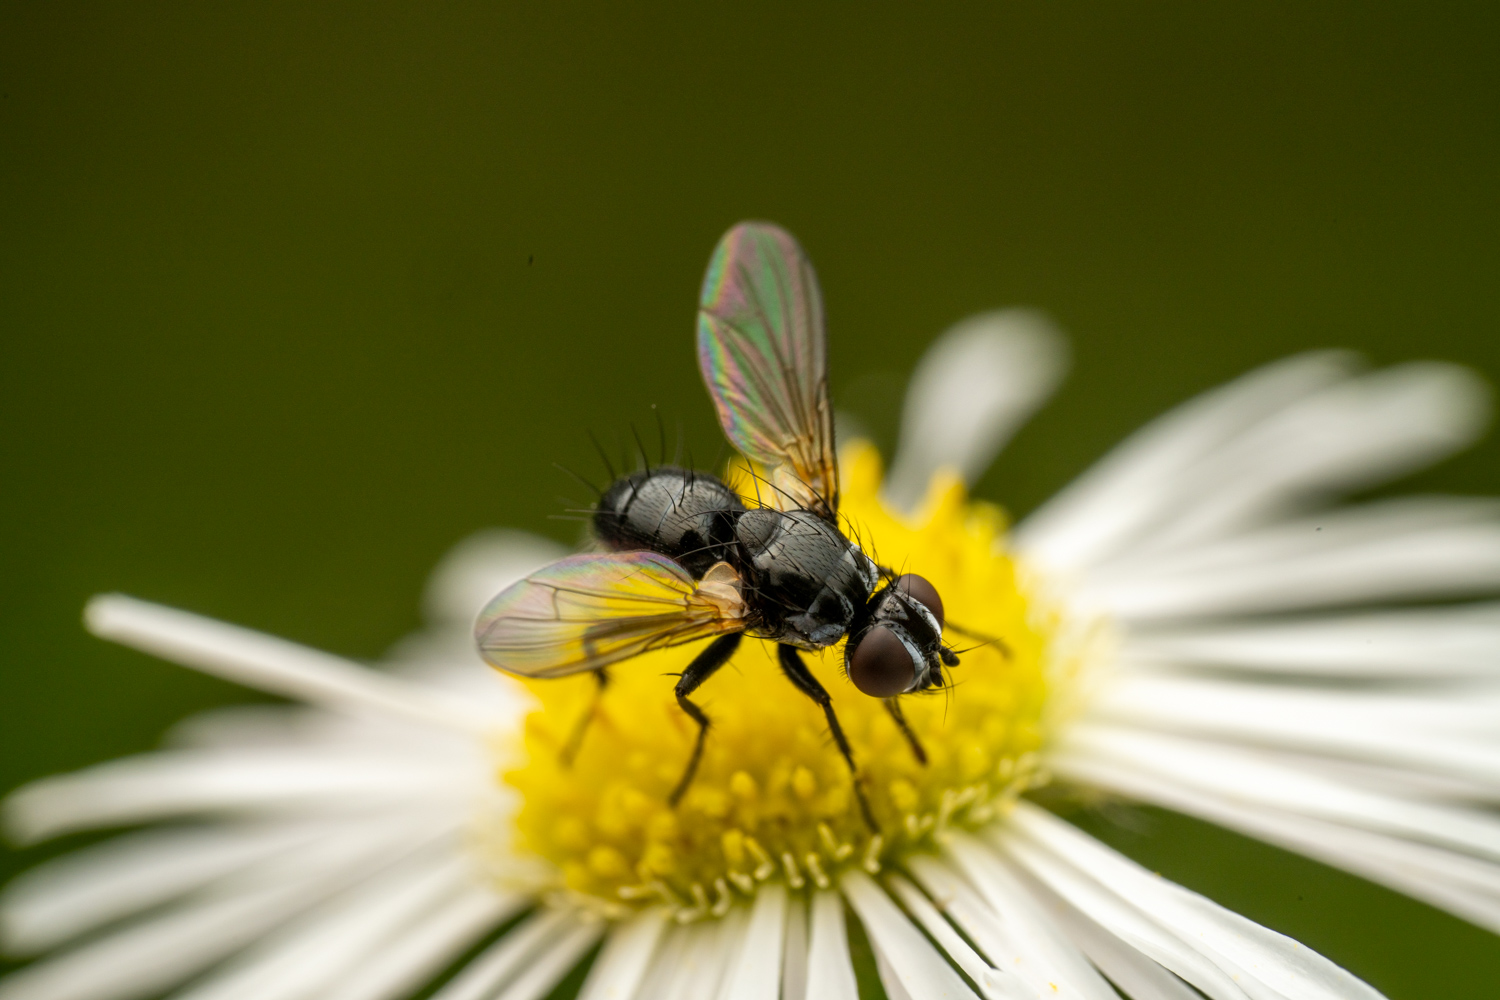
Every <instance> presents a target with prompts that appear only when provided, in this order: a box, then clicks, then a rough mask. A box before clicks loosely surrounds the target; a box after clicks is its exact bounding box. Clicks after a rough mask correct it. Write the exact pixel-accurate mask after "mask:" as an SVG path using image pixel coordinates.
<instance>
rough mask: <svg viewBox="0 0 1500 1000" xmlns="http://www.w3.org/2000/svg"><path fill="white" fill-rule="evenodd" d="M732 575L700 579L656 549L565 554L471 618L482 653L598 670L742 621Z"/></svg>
mask: <svg viewBox="0 0 1500 1000" xmlns="http://www.w3.org/2000/svg"><path fill="white" fill-rule="evenodd" d="M738 583H739V581H738V577H737V576H736V575H735V573H734V571H733V570H732V569H731V568H730V567H729V566H728V565H727V564H725V563H720V564H719V565H717V566H715V567H713V568H712V569H710V570H709V571H708V573H707V574H706V575H705V576H704V578H703V581H702V582H701V583H700V582H699V581H695V580H694V579H693V577H692V575H691V574H689V573H688V571H687V570H685V569H683V568H682V567H681V566H679V565H678V564H677V563H675V562H673V561H672V560H671V559H668V558H667V557H666V556H663V555H658V554H657V553H655V552H612V553H606V554H594V553H585V554H583V555H575V556H568V557H567V558H565V559H560V560H558V561H557V562H555V563H553V564H552V565H550V566H546V567H544V568H542V569H540V570H537V571H536V572H535V573H532V574H531V575H530V576H528V577H526V578H525V579H524V580H520V581H518V582H517V583H514V584H512V585H511V586H510V587H507V588H506V589H505V590H503V591H501V592H500V594H499V595H498V596H496V597H495V598H494V600H492V601H490V603H489V604H487V605H485V608H484V610H483V611H481V612H480V613H479V619H478V621H477V622H475V625H474V637H475V639H476V640H477V641H478V643H479V651H480V654H481V655H482V656H483V657H484V658H485V660H487V661H488V662H489V663H490V664H491V665H492V666H495V667H498V668H500V669H501V670H504V671H506V672H507V673H512V674H519V675H521V676H523V677H562V676H565V675H567V674H574V673H579V672H581V671H584V670H598V669H599V668H601V667H607V666H609V665H610V664H611V663H618V662H619V661H621V660H625V659H629V658H630V657H632V656H637V655H639V654H641V653H644V652H647V651H648V650H652V649H660V648H661V647H663V646H675V645H677V644H679V643H684V642H692V641H693V640H694V639H704V638H707V637H709V636H714V635H722V634H724V633H726V632H735V631H739V630H741V629H743V628H744V627H745V622H744V620H743V616H744V604H743V602H742V601H741V600H740V594H739V587H738Z"/></svg>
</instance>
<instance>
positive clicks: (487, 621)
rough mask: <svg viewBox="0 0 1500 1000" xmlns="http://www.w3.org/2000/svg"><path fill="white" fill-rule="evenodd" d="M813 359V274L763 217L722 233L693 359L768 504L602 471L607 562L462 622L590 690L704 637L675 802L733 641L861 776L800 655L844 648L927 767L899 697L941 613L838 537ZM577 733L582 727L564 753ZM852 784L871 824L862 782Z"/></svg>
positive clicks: (949, 656)
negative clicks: (769, 666) (759, 642)
mask: <svg viewBox="0 0 1500 1000" xmlns="http://www.w3.org/2000/svg"><path fill="white" fill-rule="evenodd" d="M826 356H827V355H826V347H825V340H824V334H823V308H822V301H821V297H820V294H819V291H818V285H817V278H816V276H815V275H814V274H813V270H812V265H811V263H810V262H809V261H808V260H807V257H806V255H805V254H804V253H803V252H802V249H801V247H799V246H798V245H797V242H796V240H795V239H793V237H792V236H791V234H789V233H787V232H786V231H785V230H783V229H780V228H778V227H776V226H773V225H770V224H768V223H742V224H740V225H738V226H735V227H734V228H733V229H731V230H730V231H729V232H728V233H727V234H726V235H725V236H724V238H723V239H722V240H720V242H719V245H718V248H717V249H716V250H715V252H714V255H713V257H712V259H711V260H710V262H709V267H708V273H707V275H706V276H705V278H704V282H703V292H702V297H701V300H700V305H699V321H698V359H699V367H700V369H701V370H702V373H703V377H704V381H705V382H706V383H707V385H708V389H709V394H710V396H712V397H713V401H714V404H715V406H716V408H717V409H718V413H719V420H720V423H721V424H722V425H723V428H724V432H725V436H726V437H728V438H729V440H730V442H731V443H732V444H734V446H735V447H736V448H737V449H739V451H740V452H741V453H742V454H743V455H744V456H745V457H746V458H747V459H748V460H749V461H750V462H751V463H752V464H753V467H758V468H759V469H761V470H764V478H763V479H760V480H758V483H757V486H758V487H759V485H760V483H761V482H763V483H764V485H765V487H766V489H765V494H764V495H763V496H762V497H761V499H762V500H763V501H764V502H763V503H754V502H750V503H747V501H746V499H745V498H742V497H740V496H739V495H738V494H736V493H735V492H734V491H733V490H732V489H730V487H729V486H728V485H726V484H725V483H724V482H723V481H722V480H720V479H718V478H717V477H715V476H712V475H708V474H705V473H702V472H695V471H692V470H689V469H684V468H680V467H678V466H676V465H660V466H657V467H655V468H651V467H649V466H648V467H646V468H644V469H642V470H640V471H637V472H633V473H630V474H627V475H623V476H615V475H614V472H613V470H611V476H612V478H613V480H614V481H613V482H612V483H611V485H610V486H609V488H608V489H606V490H605V491H604V492H603V494H602V496H601V497H600V499H599V502H598V505H597V507H596V509H595V510H594V512H593V528H594V534H595V536H596V537H597V539H598V541H599V543H600V545H601V546H602V547H603V548H604V549H606V550H608V551H606V552H603V553H585V554H581V555H576V556H570V557H568V558H566V559H563V560H560V561H559V562H556V563H554V564H552V565H551V566H548V567H546V568H544V569H542V570H539V571H537V572H536V573H533V574H532V575H531V576H529V577H527V578H526V579H525V580H522V581H520V582H519V583H517V584H515V585H513V586H512V587H510V588H508V589H507V590H505V591H504V592H503V593H501V594H500V595H499V596H497V597H496V598H495V599H494V600H492V601H491V602H490V603H489V605H488V606H487V607H486V608H485V609H484V611H483V612H482V613H481V614H480V617H479V621H478V623H477V625H476V627H475V634H476V638H477V639H478V642H479V647H480V650H481V652H482V653H483V654H484V656H485V658H486V659H487V660H488V661H489V662H490V663H492V664H493V665H495V666H497V667H499V668H500V669H502V670H506V671H509V672H512V673H516V674H520V675H523V676H528V677H560V676H565V675H567V674H572V673H578V672H581V671H589V670H591V671H594V672H595V676H596V677H597V678H598V680H599V683H600V689H601V690H602V689H603V686H604V684H605V683H606V682H607V673H606V668H608V667H609V666H610V665H612V664H615V663H618V662H620V661H622V660H625V659H629V658H630V657H633V656H636V655H639V654H640V653H643V652H646V651H648V650H651V649H658V648H661V647H664V646H672V645H677V644H680V643H685V642H691V641H693V640H697V639H704V638H709V637H714V638H713V641H712V642H710V643H709V644H708V646H706V647H705V648H704V649H703V650H702V651H701V652H700V653H699V654H698V655H697V656H696V657H695V658H694V659H693V661H692V662H691V663H690V664H688V666H687V669H685V670H684V671H683V672H682V674H681V676H680V677H679V679H678V681H677V686H676V696H677V701H678V704H679V705H681V706H682V710H683V711H684V712H685V713H687V715H688V716H689V717H691V718H692V719H693V721H694V722H696V723H697V725H698V736H697V740H696V741H695V743H694V747H693V752H692V755H691V757H690V758H689V760H688V761H687V764H686V767H685V768H684V770H683V774H682V777H681V779H680V780H679V781H678V783H677V785H676V787H675V788H674V789H673V791H672V793H671V796H670V801H671V802H672V803H673V804H674V805H675V804H676V803H677V802H678V801H679V800H680V799H681V797H682V795H683V793H684V792H685V791H686V790H687V788H688V786H689V785H690V784H691V782H692V779H693V774H694V773H695V771H696V769H697V766H698V762H699V760H700V759H701V757H702V754H703V744H704V740H705V738H706V737H707V734H708V729H709V725H710V720H709V718H708V716H707V715H706V714H705V713H704V712H703V710H702V709H701V708H700V707H699V706H698V705H697V704H695V703H694V702H693V701H692V699H691V695H692V694H693V692H694V691H695V690H696V689H697V688H698V687H699V686H700V685H701V684H703V682H704V681H706V680H707V679H708V678H709V677H711V676H713V674H714V673H715V671H717V670H718V669H719V668H720V667H722V666H723V665H724V664H725V663H726V662H728V661H729V659H730V657H731V656H732V655H733V653H734V651H735V649H736V648H737V647H738V646H739V644H740V641H741V639H742V637H743V636H746V635H749V636H751V637H754V638H759V639H768V640H772V641H774V642H776V643H777V644H778V646H777V660H778V662H779V664H780V666H781V669H782V672H783V673H784V674H785V675H786V677H787V679H788V680H790V681H791V682H792V684H793V685H794V686H795V687H796V688H797V689H798V690H799V691H801V692H802V693H803V694H805V695H807V696H808V697H809V698H811V699H812V700H813V701H814V702H815V703H816V704H817V705H818V706H819V707H820V708H821V709H822V710H823V713H824V716H825V717H826V718H827V720H828V728H829V732H830V734H831V735H832V737H833V740H834V742H835V743H836V744H837V746H838V748H839V752H840V753H842V754H843V756H844V759H845V761H846V762H847V763H848V765H849V769H850V771H851V773H854V774H856V776H857V768H856V766H855V762H854V753H853V750H852V749H851V748H850V746H849V741H848V739H847V738H846V737H845V735H844V731H843V727H841V726H840V725H839V721H838V716H837V715H836V714H835V713H834V710H833V705H832V701H831V699H830V698H829V696H828V692H827V690H826V689H825V688H824V687H823V685H822V684H821V683H820V682H819V681H818V679H817V678H816V677H815V676H814V675H813V673H812V672H811V671H810V670H809V669H808V667H807V665H806V663H805V662H804V661H803V659H802V655H801V651H802V650H817V649H823V648H826V647H828V646H832V645H834V644H835V643H837V642H839V641H840V640H843V639H845V638H846V637H847V639H848V642H847V643H846V645H845V651H844V664H845V669H846V671H847V673H848V676H849V679H850V681H851V682H853V684H854V686H855V687H856V688H858V689H859V690H860V691H862V692H863V693H864V694H866V695H869V696H871V697H874V698H880V699H882V700H883V701H884V703H885V706H886V709H887V710H888V711H889V712H890V714H891V716H892V718H893V719H894V720H895V722H896V724H897V726H898V727H899V728H900V730H901V732H902V733H903V735H904V736H905V737H906V739H907V740H908V742H909V743H910V744H911V747H912V751H913V753H914V754H915V755H916V756H917V758H918V759H919V760H921V761H923V762H924V763H925V760H926V755H925V753H924V752H923V750H922V746H921V743H920V742H919V741H918V740H917V737H916V735H915V734H914V733H913V732H912V731H911V729H910V727H909V726H908V725H907V724H906V719H905V717H904V716H903V715H902V712H901V709H900V705H899V703H898V701H897V700H896V699H897V698H898V697H899V696H900V695H903V694H910V693H913V692H917V691H922V690H927V689H931V688H936V687H940V686H942V684H943V675H942V668H943V667H944V666H953V665H955V664H957V662H958V656H957V654H956V653H954V652H953V650H951V649H950V648H948V647H947V646H945V645H944V644H943V638H942V635H943V602H942V599H941V597H939V596H938V593H937V590H936V589H935V588H934V587H933V586H932V584H931V583H930V582H928V581H927V580H925V579H923V578H922V577H920V576H916V575H914V574H904V575H897V574H896V573H895V572H893V571H891V570H889V569H885V568H883V567H880V566H879V565H877V564H876V562H875V561H874V560H873V559H871V558H870V557H869V556H868V555H866V554H865V552H864V551H862V550H861V548H860V547H859V546H858V545H857V544H855V543H854V542H853V541H851V540H850V539H849V538H848V537H847V536H846V535H845V534H844V532H843V531H841V530H840V525H839V519H838V500H839V482H838V464H837V458H836V455H835V451H834V439H833V414H832V408H831V405H830V402H829V399H828V378H827V363H826ZM757 492H760V491H759V488H758V489H757ZM590 715H592V713H590ZM585 721H586V719H585ZM581 737H582V729H579V730H577V731H576V732H575V734H574V738H573V739H571V740H569V745H568V747H567V748H566V749H565V751H564V754H565V756H571V754H572V753H574V752H576V751H577V749H578V740H579V739H581ZM854 788H855V792H856V796H857V798H858V800H859V804H860V808H861V810H862V812H863V814H864V818H865V821H866V822H867V823H868V824H869V825H870V826H871V828H872V829H873V828H874V826H875V822H874V818H873V816H872V815H871V813H870V809H869V805H868V803H867V802H866V801H865V797H864V794H863V792H862V790H861V789H860V786H859V782H858V780H857V778H856V781H855V785H854Z"/></svg>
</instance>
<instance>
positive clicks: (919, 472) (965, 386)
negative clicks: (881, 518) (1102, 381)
mask: <svg viewBox="0 0 1500 1000" xmlns="http://www.w3.org/2000/svg"><path fill="white" fill-rule="evenodd" d="M1067 367H1068V348H1067V341H1066V340H1065V339H1064V338H1063V336H1062V334H1060V333H1059V332H1058V331H1057V328H1056V327H1055V326H1053V324H1052V322H1051V321H1050V320H1048V319H1047V318H1046V317H1045V316H1044V315H1042V314H1041V313H1038V312H1033V311H1030V310H1025V309H1007V310H1002V311H999V312H991V313H983V314H981V315H978V316H973V317H970V318H969V319H966V320H964V321H963V322H961V323H959V324H957V325H956V326H954V327H952V328H951V329H949V330H948V331H947V332H946V333H944V334H943V335H942V336H941V337H939V338H938V339H937V341H935V342H934V343H933V345H932V346H931V347H929V348H928V349H927V353H926V354H924V355H923V356H922V360H921V362H920V363H919V364H918V365H917V370H916V371H915V372H914V373H913V374H912V377H911V382H910V384H909V386H908V388H907V391H906V404H905V406H904V407H903V409H902V414H901V442H900V445H899V447H898V448H897V450H896V457H895V459H894V461H892V463H891V471H890V475H889V477H888V478H887V479H886V483H885V495H886V498H887V500H888V501H889V502H890V503H891V504H892V505H893V506H895V507H896V508H898V509H900V510H910V509H912V508H914V507H915V506H916V505H917V504H918V503H919V502H920V501H921V500H922V497H923V496H924V495H925V494H926V490H927V484H928V481H929V480H931V478H932V474H933V473H934V472H936V471H937V470H938V469H940V468H944V467H948V468H952V469H954V470H956V471H957V472H958V473H959V475H961V476H962V477H963V478H964V480H965V481H966V482H969V483H972V482H974V481H975V480H977V479H978V478H979V477H980V476H981V475H983V474H984V471H985V469H987V468H989V465H990V463H991V462H992V461H994V458H995V456H996V455H997V454H999V452H1000V449H1001V448H1003V447H1004V446H1005V443H1006V442H1007V441H1008V440H1010V438H1011V436H1012V435H1013V434H1014V433H1015V432H1016V430H1017V429H1018V428H1019V427H1020V426H1021V425H1022V424H1023V423H1025V421H1026V418H1028V417H1029V416H1031V414H1032V413H1033V412H1034V411H1035V410H1036V409H1037V408H1038V407H1039V406H1041V405H1042V403H1044V402H1046V400H1047V397H1048V396H1050V395H1051V394H1052V391H1053V390H1054V389H1055V388H1056V387H1057V384H1058V383H1059V382H1060V381H1062V377H1063V374H1064V373H1065V372H1066V371H1067Z"/></svg>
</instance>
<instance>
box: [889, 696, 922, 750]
mask: <svg viewBox="0 0 1500 1000" xmlns="http://www.w3.org/2000/svg"><path fill="white" fill-rule="evenodd" d="M885 710H886V711H887V712H890V713H891V718H892V719H894V720H895V721H896V728H897V729H899V730H901V735H902V736H905V737H906V742H907V743H908V744H909V745H910V746H911V755H912V756H913V757H915V758H917V763H918V764H922V765H924V766H925V765H926V763H927V751H926V750H925V749H923V747H922V741H921V740H919V739H917V734H916V733H914V732H912V731H911V726H910V725H908V724H907V722H906V713H905V712H903V711H901V703H900V702H899V701H897V700H896V699H895V698H887V699H886V700H885Z"/></svg>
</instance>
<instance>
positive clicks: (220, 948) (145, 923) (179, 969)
mask: <svg viewBox="0 0 1500 1000" xmlns="http://www.w3.org/2000/svg"><path fill="white" fill-rule="evenodd" d="M430 840H431V837H430V835H429V836H426V837H424V838H422V840H421V841H417V842H418V843H420V842H422V841H430ZM413 846H414V843H413V839H412V836H411V830H410V828H405V829H401V830H399V831H396V832H393V831H391V830H390V829H383V828H380V827H376V828H373V829H369V830H362V831H361V830H356V831H352V832H349V833H346V835H344V836H342V837H339V838H336V839H326V840H320V841H317V842H315V843H313V844H311V845H309V846H307V847H306V848H304V849H301V850H295V851H292V852H289V853H287V854H284V855H281V856H278V857H276V858H274V859H272V860H271V861H268V862H263V863H261V864H258V865H254V866H252V867H251V868H249V869H247V870H246V871H245V872H244V873H243V874H242V875H241V876H237V877H236V878H234V879H231V880H227V881H226V882H225V883H224V884H223V885H221V886H220V887H218V888H217V889H216V890H215V892H214V893H212V894H210V895H207V896H205V897H203V898H200V899H195V900H192V901H189V902H187V903H185V904H183V905H181V906H178V907H175V908H172V909H169V910H167V911H165V912H163V913H160V914H155V915H153V916H150V917H148V918H145V919H142V920H140V921H137V922H136V923H133V924H128V925H126V926H125V927H123V928H121V929H119V930H117V931H114V932H112V933H110V934H107V935H106V936H104V937H102V938H98V939H96V940H93V941H90V942H89V943H87V944H84V945H82V946H80V947H78V948H75V949H73V950H71V951H67V952H63V953H62V954H60V955H57V956H55V957H52V958H48V959H46V960H45V961H42V962H38V963H35V964H33V965H31V966H28V967H26V968H24V969H22V970H21V971H20V972H18V973H15V974H13V975H12V976H10V977H9V978H7V979H5V980H3V981H0V998H3V1000H130V998H136V997H145V996H150V995H153V994H156V993H159V992H161V991H162V990H163V989H166V988H167V987H170V986H172V985H173V984H175V983H177V982H180V981H181V980H183V979H185V978H187V977H188V976H190V975H192V974H193V973H195V972H198V971H199V970H200V969H203V968H205V967H207V966H208V965H211V964H212V963H214V962H216V961H218V960H219V959H221V958H223V957H224V956H226V955H229V954H232V953H234V952H236V951H238V950H239V949H241V948H243V947H245V946H246V945H248V944H249V943H250V942H251V941H254V940H255V939H257V938H259V937H260V936H261V935H263V934H265V933H266V932H267V931H269V930H271V929H272V928H274V927H276V926H277V925H279V924H280V923H282V922H283V921H285V920H287V919H289V918H291V917H292V916H293V915H295V914H297V913H299V912H301V911H303V910H304V909H306V908H307V907H308V906H310V905H312V904H314V903H316V902H317V901H318V900H320V899H323V898H326V897H327V896H328V895H330V894H331V893H334V892H337V891H340V890H342V889H343V888H345V887H346V886H347V885H349V884H351V883H353V882H355V881H357V880H359V879H361V878H364V877H366V876H367V875H368V874H369V873H370V872H372V871H374V870H378V869H379V868H381V867H384V866H385V865H387V864H390V863H391V862H393V861H395V860H397V859H398V858H399V857H401V856H403V855H405V854H408V853H410V852H411V850H412V849H413Z"/></svg>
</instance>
